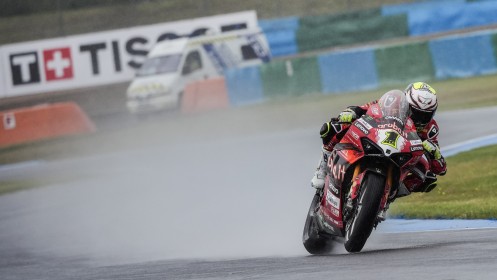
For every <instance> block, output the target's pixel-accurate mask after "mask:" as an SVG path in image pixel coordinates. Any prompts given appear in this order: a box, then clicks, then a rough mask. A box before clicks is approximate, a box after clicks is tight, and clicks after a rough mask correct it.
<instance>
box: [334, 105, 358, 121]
mask: <svg viewBox="0 0 497 280" xmlns="http://www.w3.org/2000/svg"><path fill="white" fill-rule="evenodd" d="M356 118H357V115H356V113H355V112H354V111H353V110H352V109H350V108H347V109H345V110H343V111H342V112H341V113H340V114H339V115H338V121H339V122H342V123H351V122H353V121H354V120H355V119H356Z"/></svg>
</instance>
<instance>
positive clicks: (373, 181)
mask: <svg viewBox="0 0 497 280" xmlns="http://www.w3.org/2000/svg"><path fill="white" fill-rule="evenodd" d="M384 189H385V178H384V177H383V176H381V175H379V174H376V173H367V174H366V175H365V178H364V181H363V184H362V186H361V192H360V195H359V198H358V201H357V205H356V206H355V215H353V216H352V217H351V218H350V219H349V220H348V221H347V223H346V229H345V243H344V245H345V249H346V250H347V251H348V252H360V251H361V250H362V248H363V247H364V244H366V241H367V240H368V238H369V235H370V234H371V232H372V231H373V227H374V224H375V221H376V217H377V215H378V210H379V208H380V202H381V198H382V196H383V192H384Z"/></svg>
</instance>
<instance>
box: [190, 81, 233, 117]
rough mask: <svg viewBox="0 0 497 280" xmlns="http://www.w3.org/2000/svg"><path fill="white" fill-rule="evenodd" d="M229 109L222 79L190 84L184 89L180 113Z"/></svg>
mask: <svg viewBox="0 0 497 280" xmlns="http://www.w3.org/2000/svg"><path fill="white" fill-rule="evenodd" d="M227 107H229V102H228V92H227V90H226V85H225V82H224V78H216V79H210V80H203V81H198V82H194V83H191V84H189V85H187V86H186V87H185V91H184V93H183V99H182V101H181V112H183V113H196V112H204V111H211V110H216V109H223V108H227Z"/></svg>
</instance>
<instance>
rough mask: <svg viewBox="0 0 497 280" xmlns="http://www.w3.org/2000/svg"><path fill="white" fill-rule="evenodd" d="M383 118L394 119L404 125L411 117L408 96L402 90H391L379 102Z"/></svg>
mask: <svg viewBox="0 0 497 280" xmlns="http://www.w3.org/2000/svg"><path fill="white" fill-rule="evenodd" d="M378 105H379V106H380V109H381V112H382V114H383V118H385V119H393V120H397V121H399V122H401V123H402V124H403V125H404V124H405V123H406V120H407V118H408V117H409V103H408V102H407V99H406V95H405V94H404V93H403V92H402V91H400V90H391V91H389V92H387V93H385V94H383V96H382V97H381V98H380V100H379V101H378Z"/></svg>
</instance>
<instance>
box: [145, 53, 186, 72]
mask: <svg viewBox="0 0 497 280" xmlns="http://www.w3.org/2000/svg"><path fill="white" fill-rule="evenodd" d="M180 60H181V54H172V55H164V56H157V57H151V58H147V59H146V60H145V62H144V63H143V65H142V66H141V67H140V69H138V71H137V72H136V76H141V77H143V76H152V75H157V74H163V73H170V72H176V70H177V69H178V65H179V62H180Z"/></svg>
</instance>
